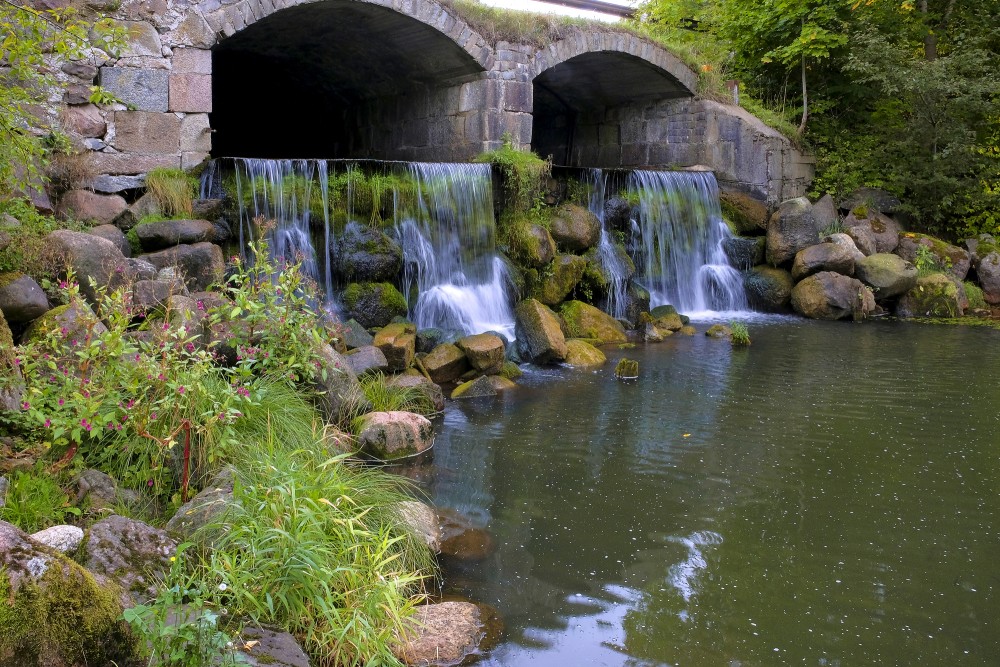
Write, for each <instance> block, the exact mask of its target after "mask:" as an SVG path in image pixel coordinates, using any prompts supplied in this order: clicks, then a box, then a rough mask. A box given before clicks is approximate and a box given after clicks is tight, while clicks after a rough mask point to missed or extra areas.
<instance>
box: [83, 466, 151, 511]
mask: <svg viewBox="0 0 1000 667" xmlns="http://www.w3.org/2000/svg"><path fill="white" fill-rule="evenodd" d="M76 488H77V496H76V504H77V505H79V504H81V503H82V502H84V501H86V503H87V504H88V505H89V506H90V507H91V508H93V509H106V508H110V507H113V506H114V505H116V504H117V503H120V502H123V501H125V502H127V501H129V500H131V499H132V498H135V497H137V496H134V495H133V494H134V492H132V491H128V490H122V489H119V488H118V485H117V484H115V480H113V479H111V477H110V476H108V475H107V474H106V473H103V472H101V471H100V470H95V469H93V468H88V469H87V470H84V471H83V472H81V473H80V475H79V476H78V477H77V478H76Z"/></svg>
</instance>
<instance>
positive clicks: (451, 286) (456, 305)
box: [396, 163, 514, 339]
mask: <svg viewBox="0 0 1000 667" xmlns="http://www.w3.org/2000/svg"><path fill="white" fill-rule="evenodd" d="M409 171H410V175H411V176H412V178H413V179H414V181H415V182H416V186H417V197H416V202H417V206H416V208H415V209H414V210H412V211H405V210H404V211H402V212H401V213H400V212H399V211H398V210H397V215H398V217H397V221H396V226H397V229H398V230H399V236H400V238H401V239H402V244H403V255H404V267H405V268H404V285H405V287H406V288H407V289H406V292H407V293H409V292H411V291H412V288H413V287H416V291H417V294H418V296H417V300H416V303H415V304H411V307H410V310H411V315H412V316H413V320H414V322H415V323H416V325H417V327H419V328H427V327H438V328H441V329H444V330H446V331H459V332H462V333H480V332H483V331H497V332H499V333H502V334H503V335H504V336H506V337H507V338H508V339H513V337H514V314H513V312H512V310H511V306H510V302H511V299H510V296H509V295H508V289H509V285H510V279H509V275H508V271H507V267H506V265H505V264H504V262H503V260H502V259H501V258H500V257H499V256H498V255H497V253H496V238H495V235H496V225H495V222H494V219H493V191H492V181H491V176H490V167H489V165H485V164H482V165H479V164H443V163H413V164H410V165H409Z"/></svg>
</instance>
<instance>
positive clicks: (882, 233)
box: [844, 208, 903, 254]
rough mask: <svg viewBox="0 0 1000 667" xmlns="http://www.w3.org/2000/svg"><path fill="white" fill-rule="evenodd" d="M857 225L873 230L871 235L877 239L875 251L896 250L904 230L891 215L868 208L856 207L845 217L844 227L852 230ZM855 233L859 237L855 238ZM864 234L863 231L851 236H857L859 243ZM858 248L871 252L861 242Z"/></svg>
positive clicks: (856, 240)
mask: <svg viewBox="0 0 1000 667" xmlns="http://www.w3.org/2000/svg"><path fill="white" fill-rule="evenodd" d="M856 227H861V228H862V229H864V228H867V229H869V230H870V231H871V235H872V237H874V239H875V252H892V251H893V250H895V249H896V246H897V245H899V234H900V232H902V231H903V227H902V226H901V225H900V224H899V223H898V222H896V221H895V220H893V219H892V218H890V217H889V216H887V215H885V214H884V213H879V212H878V211H876V210H872V209H866V208H857V209H854V210H853V211H851V212H850V213H849V214H848V215H847V217H846V218H845V219H844V228H846V229H848V230H852V229H854V228H856ZM855 234H857V235H858V236H857V238H855ZM864 236H865V233H864V232H863V231H861V232H855V233H852V234H851V238H855V243H858V240H859V239H862V238H863V237H864ZM864 242H867V241H864ZM858 249H859V250H861V252H864V253H865V254H869V253H867V252H866V249H865V248H864V247H862V245H861V243H859V244H858Z"/></svg>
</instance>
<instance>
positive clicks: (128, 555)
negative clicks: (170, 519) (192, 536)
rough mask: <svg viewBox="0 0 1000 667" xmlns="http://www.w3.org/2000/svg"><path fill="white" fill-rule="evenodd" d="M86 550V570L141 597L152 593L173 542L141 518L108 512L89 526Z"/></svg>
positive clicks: (168, 556) (161, 575)
mask: <svg viewBox="0 0 1000 667" xmlns="http://www.w3.org/2000/svg"><path fill="white" fill-rule="evenodd" d="M86 550H87V558H86V562H85V563H84V565H85V566H86V568H87V569H88V570H89V571H91V572H93V573H94V574H97V575H100V576H102V577H105V578H107V579H109V580H111V581H114V582H115V583H117V584H118V585H119V586H121V587H122V588H123V589H124V590H125V591H126V592H127V593H129V594H130V595H132V597H133V598H134V599H137V600H141V599H147V598H150V597H155V596H156V590H157V587H158V585H159V581H161V580H162V577H163V574H164V573H165V572H166V571H167V570H168V569H169V568H170V557H171V556H173V555H174V553H175V552H176V551H177V541H176V540H174V539H173V538H172V537H170V536H169V535H167V533H166V532H164V531H162V530H159V529H158V528H153V527H152V526H150V525H147V524H145V523H143V522H141V521H136V520H134V519H128V518H125V517H123V516H118V515H112V516H109V517H108V518H106V519H102V520H101V521H98V522H97V523H95V524H94V525H93V526H91V527H90V532H89V533H88V535H87V545H86Z"/></svg>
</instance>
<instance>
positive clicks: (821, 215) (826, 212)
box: [813, 195, 840, 231]
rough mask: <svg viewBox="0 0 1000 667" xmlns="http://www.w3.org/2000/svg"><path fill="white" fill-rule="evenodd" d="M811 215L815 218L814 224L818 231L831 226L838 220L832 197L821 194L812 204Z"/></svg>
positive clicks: (838, 216) (838, 215)
mask: <svg viewBox="0 0 1000 667" xmlns="http://www.w3.org/2000/svg"><path fill="white" fill-rule="evenodd" d="M813 217H814V218H816V226H817V227H818V228H819V229H820V231H822V230H824V229H827V228H829V227H832V226H833V225H836V224H837V223H839V222H840V214H839V213H837V206H836V204H834V203H833V197H831V196H830V195H823V196H822V197H820V199H819V201H817V202H816V203H815V204H813Z"/></svg>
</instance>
